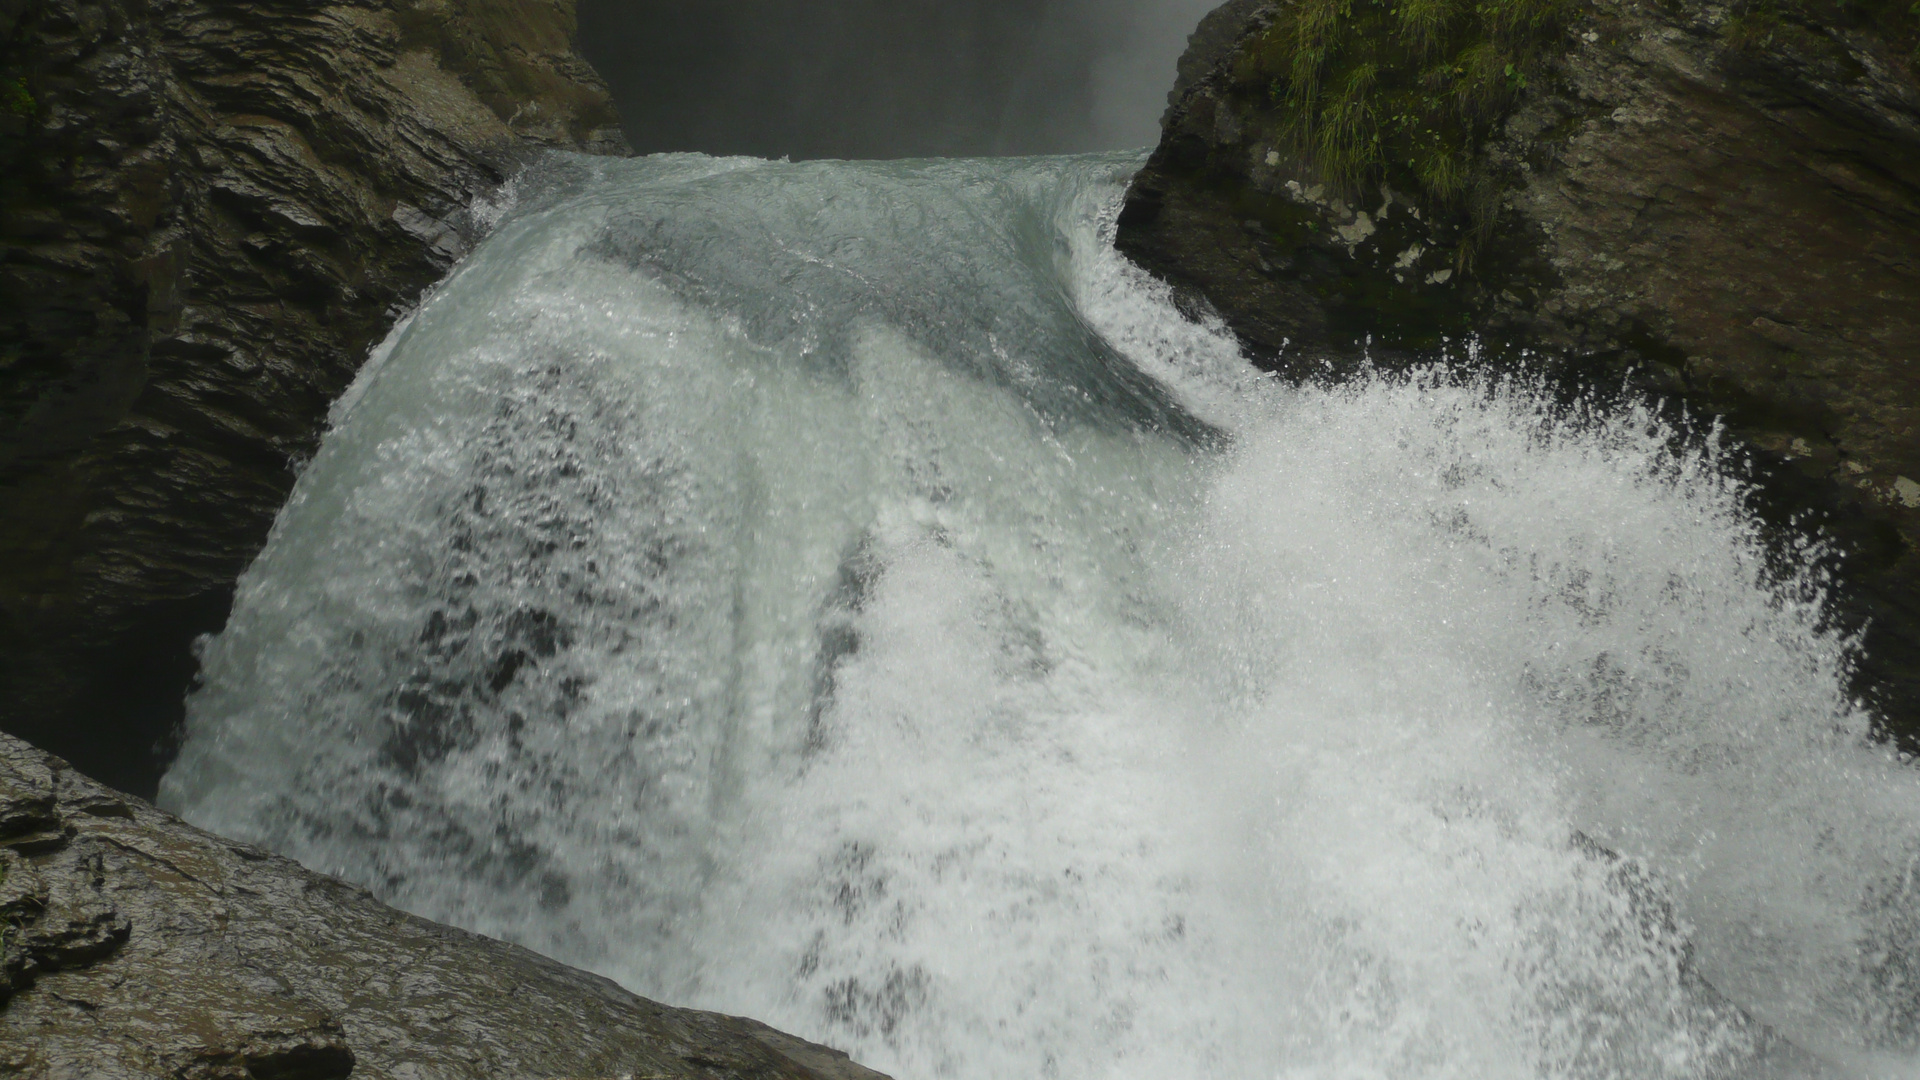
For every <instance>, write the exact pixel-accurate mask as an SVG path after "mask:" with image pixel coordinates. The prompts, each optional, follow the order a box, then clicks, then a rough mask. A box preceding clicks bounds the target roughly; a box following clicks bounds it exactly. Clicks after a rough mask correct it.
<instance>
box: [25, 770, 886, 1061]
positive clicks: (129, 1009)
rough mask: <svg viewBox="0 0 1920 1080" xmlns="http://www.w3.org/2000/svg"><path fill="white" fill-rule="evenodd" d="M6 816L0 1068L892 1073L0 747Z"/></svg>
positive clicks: (71, 771)
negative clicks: (378, 889)
mask: <svg viewBox="0 0 1920 1080" xmlns="http://www.w3.org/2000/svg"><path fill="white" fill-rule="evenodd" d="M13 807H30V808H32V810H31V813H30V814H29V815H28V816H27V817H17V816H16V817H13V818H8V819H5V820H10V821H13V822H16V823H18V822H25V824H24V825H22V824H15V825H13V826H9V827H8V829H7V830H6V831H4V832H3V833H0V873H4V876H0V926H5V927H6V928H7V929H6V930H5V931H4V934H5V937H4V946H3V947H0V948H3V949H4V953H3V955H4V960H3V961H0V1075H6V1076H12V1075H21V1076H26V1077H36V1078H37V1077H46V1078H54V1077H79V1076H85V1077H88V1078H89V1080H109V1078H114V1077H128V1078H132V1077H150V1076H173V1077H181V1078H187V1080H201V1078H205V1080H214V1078H235V1080H241V1078H253V1080H330V1078H336V1077H346V1076H348V1075H354V1076H418V1077H447V1078H456V1077H474V1078H481V1077H486V1078H494V1077H508V1076H512V1077H521V1076H527V1077H559V1076H580V1077H585V1076H604V1077H613V1076H636V1077H658V1078H663V1080H664V1078H667V1077H688V1078H695V1077H699V1078H711V1080H718V1078H720V1077H728V1078H740V1080H747V1078H765V1080H775V1078H778V1080H885V1078H884V1077H881V1076H880V1074H878V1073H875V1072H872V1071H870V1070H868V1069H864V1068H862V1067H860V1066H859V1065H856V1064H854V1063H853V1062H852V1061H850V1060H849V1059H848V1058H847V1056H846V1055H845V1054H842V1053H839V1052H838V1051H835V1050H832V1049H829V1048H827V1047H824V1046H818V1045H816V1044H813V1043H809V1042H806V1041H804V1040H802V1039H798V1038H795V1037H793V1036H790V1035H786V1034H783V1033H781V1032H778V1031H775V1030H773V1029H771V1028H768V1027H766V1026H765V1025H763V1024H759V1023H756V1022H754V1021H752V1020H744V1019H739V1018H736V1017H730V1016H721V1015H717V1014H714V1013H705V1012H696V1011H692V1010H686V1009H673V1008H669V1007H667V1006H664V1005H659V1004H655V1003H654V1002H651V1001H647V1000H644V999H642V998H638V997H635V996H633V995H632V994H629V993H627V992H626V991H624V990H622V989H620V988H619V987H618V986H616V985H614V984H613V983H611V982H609V981H607V980H605V979H602V978H599V977H597V976H593V975H589V974H586V973H585V972H581V971H576V970H574V969H572V968H568V967H566V966H564V965H562V964H559V963H556V962H554V961H552V960H548V959H546V958H545V957H542V956H539V955H536V954H534V953H532V952H529V951H527V950H525V949H522V948H519V947H517V946H514V945H508V944H505V943H503V942H499V941H494V940H491V939H489V938H483V937H480V936H478V935H475V934H469V933H466V932H464V931H461V930H455V929H452V928H450V927H445V926H440V925H437V924H434V923H430V922H427V921H426V920H424V919H418V918H414V917H413V916H410V915H406V914H403V913H401V912H398V911H395V910H393V909H392V908H389V907H386V906H385V905H383V904H381V903H379V902H378V901H376V900H374V899H373V897H372V896H371V895H369V894H368V893H367V892H366V891H365V890H363V889H358V888H355V887H354V886H351V885H348V884H347V883H345V882H342V881H339V880H337V879H334V878H329V877H325V876H323V875H320V874H316V873H312V872H311V871H308V870H306V869H304V868H302V867H301V866H299V865H298V864H297V863H294V862H292V861H291V860H288V859H283V858H280V857H279V856H276V855H272V854H269V853H268V852H265V851H262V850H259V849H257V848H253V847H249V846H247V845H244V844H238V843H235V842H232V841H228V840H223V839H221V838H219V837H217V836H213V835H211V834H209V833H204V832H201V831H200V830H198V829H195V828H193V827H192V826H190V825H187V824H186V823H184V822H182V821H180V820H178V819H177V818H174V817H172V816H171V815H169V814H166V813H163V812H161V811H159V810H156V809H154V808H153V807H151V806H149V805H147V804H146V803H144V802H141V801H139V800H137V799H131V798H126V797H123V796H121V795H119V794H118V793H116V792H113V791H111V790H109V789H107V788H105V787H102V786H101V785H99V784H96V783H94V782H93V781H91V780H89V779H87V778H86V777H84V776H81V775H80V774H79V773H77V772H75V771H73V770H72V769H71V768H69V767H68V766H67V765H66V763H65V762H63V761H61V760H59V759H57V758H54V757H52V756H51V755H48V754H45V753H42V752H40V751H38V750H35V749H33V748H32V747H29V746H27V745H26V744H24V743H22V742H20V741H18V740H16V739H13V738H10V737H8V736H5V735H0V811H5V810H7V809H9V808H13ZM49 835H50V836H52V837H55V838H57V839H55V840H52V841H47V840H45V839H32V838H34V837H44V836H49Z"/></svg>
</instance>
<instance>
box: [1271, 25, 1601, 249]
mask: <svg viewBox="0 0 1920 1080" xmlns="http://www.w3.org/2000/svg"><path fill="white" fill-rule="evenodd" d="M1578 4H1579V0H1293V2H1292V3H1290V4H1287V5H1285V6H1284V7H1282V8H1281V9H1280V12H1279V15H1278V17H1277V18H1276V19H1275V20H1274V22H1273V24H1272V25H1271V26H1270V27H1269V28H1268V29H1267V31H1266V32H1265V34H1264V35H1263V36H1262V37H1261V38H1260V39H1259V40H1258V41H1257V42H1256V43H1255V44H1254V46H1253V48H1252V49H1251V51H1250V52H1249V53H1248V55H1247V56H1246V57H1245V63H1247V64H1248V65H1250V68H1251V70H1249V71H1243V72H1242V75H1243V77H1247V76H1250V79H1249V81H1250V82H1252V83H1254V84H1255V85H1259V84H1260V83H1261V82H1264V83H1265V84H1266V86H1267V88H1268V93H1269V94H1270V95H1271V97H1272V99H1273V101H1274V103H1275V104H1276V105H1278V106H1279V107H1280V109H1281V112H1282V115H1283V117H1284V122H1285V133H1286V137H1287V138H1288V139H1289V140H1290V141H1291V143H1292V149H1293V150H1294V152H1295V153H1296V154H1298V155H1299V156H1300V157H1302V158H1303V159H1305V160H1306V161H1307V162H1308V163H1309V164H1311V165H1312V166H1313V167H1314V168H1315V169H1316V170H1317V171H1318V172H1319V173H1320V174H1321V176H1322V177H1323V178H1324V179H1325V180H1326V181H1328V182H1329V183H1331V184H1332V185H1334V186H1335V187H1336V188H1340V189H1345V190H1347V191H1348V192H1352V191H1355V190H1358V189H1359V188H1361V187H1362V186H1364V185H1367V184H1372V183H1381V182H1384V183H1388V184H1391V185H1393V186H1394V187H1397V188H1400V189H1401V190H1404V191H1410V192H1418V193H1420V194H1421V195H1423V196H1424V199H1423V200H1422V201H1424V202H1425V203H1427V204H1428V205H1430V206H1434V207H1436V208H1441V209H1447V208H1451V209H1454V210H1459V211H1464V212H1465V213H1466V214H1467V215H1468V216H1469V217H1470V218H1471V220H1472V223H1473V225H1474V228H1473V229H1471V230H1469V233H1468V236H1467V239H1466V240H1464V241H1463V242H1462V245H1461V251H1460V257H1459V260H1458V261H1459V262H1460V263H1461V264H1462V267H1463V268H1464V266H1465V264H1466V263H1467V262H1469V261H1470V260H1471V258H1472V248H1473V246H1474V244H1475V243H1477V242H1478V241H1479V240H1483V239H1485V237H1486V235H1487V233H1488V232H1489V230H1491V228H1492V224H1493V218H1494V211H1495V210H1496V209H1497V207H1498V201H1499V197H1500V194H1499V186H1498V185H1497V184H1496V183H1495V181H1494V178H1492V177H1490V176H1487V175H1485V170H1484V167H1483V166H1482V165H1481V164H1480V163H1479V157H1478V154H1477V153H1476V151H1477V149H1478V147H1479V146H1480V144H1481V143H1482V142H1483V141H1484V140H1485V139H1486V138H1487V136H1488V135H1489V134H1491V133H1492V131H1493V130H1494V129H1495V127H1497V126H1498V124H1499V123H1500V122H1501V121H1502V120H1504V119H1505V118H1506V116H1507V114H1508V113H1509V112H1510V111H1511V110H1512V108H1513V105H1514V104H1515V102H1516V101H1517V100H1518V98H1519V96H1520V94H1521V92H1522V91H1524V90H1525V89H1526V88H1527V86H1528V84H1529V83H1530V82H1531V81H1533V80H1535V79H1538V78H1540V77H1542V76H1543V75H1544V74H1545V68H1546V66H1547V64H1548V63H1550V62H1551V60H1552V59H1553V58H1554V57H1555V56H1556V55H1557V52H1558V50H1557V49H1556V43H1557V42H1561V41H1564V40H1565V34H1566V31H1567V24H1568V22H1569V20H1570V19H1571V18H1572V16H1573V14H1574V12H1575V11H1576V10H1577V9H1578Z"/></svg>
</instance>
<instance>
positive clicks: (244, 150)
mask: <svg viewBox="0 0 1920 1080" xmlns="http://www.w3.org/2000/svg"><path fill="white" fill-rule="evenodd" d="M573 31H574V14H573V4H572V2H571V0H459V2H457V3H448V2H446V0H294V2H289V3H270V4H261V3H253V2H251V0H0V730H5V731H8V732H11V733H13V734H16V735H20V736H22V737H25V738H27V739H28V740H30V741H32V742H34V743H36V744H38V745H41V746H44V747H47V748H49V749H51V750H54V751H55V752H57V753H60V754H62V755H64V756H66V757H69V758H70V759H72V760H74V761H76V762H78V763H79V764H80V765H81V767H82V768H83V769H85V770H86V771H87V772H88V773H89V774H91V775H94V776H98V777H99V778H100V779H102V780H105V781H107V782H109V783H112V784H114V785H115V786H116V787H121V788H125V789H129V790H132V791H135V792H137V793H151V792H152V790H153V785H154V782H155V780H156V778H157V776H158V767H159V764H160V762H159V758H158V755H156V754H155V753H154V752H153V747H154V745H155V743H156V741H157V740H160V739H162V738H164V737H165V736H166V734H167V732H168V730H169V729H170V728H171V726H172V725H173V723H174V722H176V721H177V718H178V713H179V706H178V702H179V701H180V699H181V697H182V695H183V692H184V690H185V689H186V685H187V682H188V680H189V679H190V678H191V676H192V674H193V670H194V664H193V660H192V658H191V655H190V653H189V645H190V642H191V639H192V638H193V637H194V635H195V634H197V633H200V632H204V631H211V630H216V629H218V628H219V627H220V625H221V623H222V622H223V621H224V620H225V617H226V612H227V608H228V606H229V604H230V601H231V596H232V587H233V581H234V579H235V578H236V577H237V576H238V575H239V573H240V571H241V570H242V569H244V568H245V567H246V565H247V564H248V563H249V562H250V561H251V560H252V558H253V556H254V554H255V553H256V552H257V551H258V550H259V547H260V545H261V543H262V542H263V541H264V540H265V538H266V533H267V529H268V526H269V525H270V524H271V523H272V521H273V517H274V514H275V513H276V512H277V511H278V510H279V507H280V505H281V503H282V502H284V501H285V499H286V496H287V493H288V492H289V491H290V490H291V488H292V484H293V479H294V474H295V471H296V470H297V469H298V468H299V465H300V463H301V462H302V461H303V460H305V459H306V457H308V456H309V455H310V454H311V453H312V451H313V449H314V448H315V446H316V444H317V442H318V439H319V436H320V432H321V427H322V425H323V423H324V419H325V415H326V410H327V406H328V404H329V403H330V402H332V401H333V399H334V398H335V397H337V396H338V395H339V394H340V392H341V391H342V390H343V389H345V387H346V386H347V384H348V382H349V381H350V380H351V379H352V378H353V376H354V373H355V371H356V370H357V368H358V367H359V365H360V364H361V362H362V361H363V360H364V359H365V358H366V356H367V353H368V351H369V349H370V347H371V346H372V345H373V344H375V343H376V342H378V341H379V340H380V339H381V338H382V337H383V336H384V335H385V333H386V331H387V328H388V327H389V326H390V325H391V324H392V322H393V320H394V317H395V315H396V313H397V311H398V310H400V309H401V308H403V307H404V306H405V305H408V304H410V303H412V302H413V301H414V300H415V298H416V297H417V296H418V295H419V293H420V291H421V290H422V289H424V288H426V287H427V286H429V285H431V284H432V283H433V282H434V281H435V280H437V279H438V278H439V277H440V276H441V275H442V274H443V273H444V272H445V271H446V269H447V267H448V266H450V265H451V263H452V262H453V260H455V259H456V258H458V257H459V256H460V255H461V254H462V253H463V252H464V251H465V250H466V248H467V247H468V246H469V245H470V244H471V243H472V242H473V241H474V240H475V239H476V238H477V237H478V236H479V234H480V233H481V232H482V231H484V229H485V228H486V225H487V222H486V220H485V217H486V215H485V208H486V205H487V200H488V199H489V197H490V194H491V193H492V192H493V191H494V190H495V189H496V188H497V187H498V186H499V185H500V184H501V183H502V182H503V181H505V180H507V179H508V178H509V177H510V176H512V175H513V174H514V172H515V171H516V170H517V169H519V168H520V167H521V166H522V165H523V164H525V163H526V162H527V161H529V160H530V159H531V158H533V157H534V156H536V155H538V154H540V153H541V152H542V151H543V150H544V149H547V148H557V149H566V150H579V151H587V152H609V153H617V152H624V149H625V143H624V141H623V140H622V138H621V136H620V134H619V130H618V128H617V126H616V118H615V116H614V113H613V109H612V107H611V105H610V104H609V99H608V96H607V93H606V90H605V88H604V87H603V86H602V85H601V83H600V80H599V78H598V77H597V76H596V75H595V74H594V72H593V71H592V70H591V69H590V68H589V67H588V66H587V65H586V64H585V62H584V61H582V60H581V59H580V58H579V57H578V56H576V55H575V54H574V52H573V49H572V41H571V38H572V35H573ZM475 208H477V209H478V210H479V211H480V212H478V213H476V212H475Z"/></svg>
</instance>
